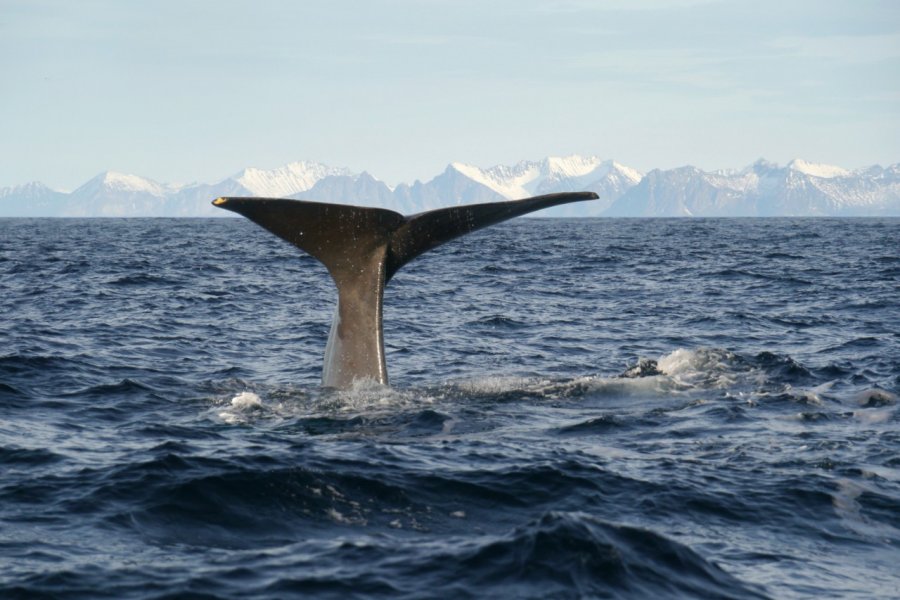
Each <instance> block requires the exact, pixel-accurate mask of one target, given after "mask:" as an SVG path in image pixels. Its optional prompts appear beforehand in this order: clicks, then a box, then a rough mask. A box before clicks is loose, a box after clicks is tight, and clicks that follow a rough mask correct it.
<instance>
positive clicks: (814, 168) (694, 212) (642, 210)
mask: <svg viewBox="0 0 900 600" xmlns="http://www.w3.org/2000/svg"><path fill="white" fill-rule="evenodd" d="M604 214H605V215H606V216H628V217H649V216H652V217H681V216H710V217H716V216H722V217H724V216H729V217H745V216H864V215H873V216H874V215H883V216H886V215H900V165H893V166H891V167H888V168H887V169H883V168H881V167H871V168H869V169H864V170H860V171H855V172H851V171H848V170H846V169H843V168H841V167H835V166H831V165H821V164H815V163H809V162H806V161H803V160H794V161H792V162H790V163H789V164H788V165H787V166H785V167H779V166H778V165H776V164H773V163H769V162H766V161H764V160H759V161H757V162H756V163H754V164H753V165H751V166H749V167H747V168H745V169H743V170H741V171H715V172H705V171H701V170H700V169H698V168H696V167H690V166H688V167H681V168H678V169H671V170H667V171H661V170H654V171H651V172H649V173H647V175H646V176H645V177H644V178H643V179H642V180H641V182H640V183H639V184H638V185H636V186H634V187H633V188H631V189H630V190H628V191H627V192H626V193H624V194H622V195H621V196H620V197H619V198H618V199H617V200H616V201H615V202H614V203H613V204H612V205H611V206H610V207H609V209H608V210H607V211H606V212H605V213H604Z"/></svg>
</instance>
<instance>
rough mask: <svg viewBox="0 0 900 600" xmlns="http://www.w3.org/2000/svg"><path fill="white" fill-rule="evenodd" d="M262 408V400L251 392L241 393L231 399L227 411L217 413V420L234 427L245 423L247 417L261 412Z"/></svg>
mask: <svg viewBox="0 0 900 600" xmlns="http://www.w3.org/2000/svg"><path fill="white" fill-rule="evenodd" d="M262 408H263V403H262V399H261V398H260V397H259V396H258V395H256V394H254V393H253V392H241V393H240V394H238V395H237V396H235V397H234V398H232V399H231V406H230V407H229V408H228V409H226V410H223V411H222V412H220V413H219V418H220V419H222V420H223V421H225V422H226V423H228V424H229V425H235V424H237V423H243V422H245V421H247V418H248V416H250V415H252V413H256V412H259V411H261V410H262Z"/></svg>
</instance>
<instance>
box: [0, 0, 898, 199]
mask: <svg viewBox="0 0 900 600" xmlns="http://www.w3.org/2000/svg"><path fill="white" fill-rule="evenodd" d="M0 86H2V89H0V187H4V186H9V185H14V184H19V183H25V182H27V181H31V180H40V181H43V182H44V183H46V184H48V185H51V186H54V187H58V188H67V189H71V188H73V187H75V186H77V185H80V184H81V183H83V182H85V181H86V180H88V179H89V178H91V177H93V176H94V175H96V174H97V173H99V172H101V171H104V170H107V169H111V170H117V171H123V172H126V173H134V174H139V175H143V176H146V177H150V178H153V179H156V180H157V181H163V182H186V181H216V180H219V179H222V178H224V177H226V176H228V175H231V174H232V173H234V172H236V171H238V170H239V169H241V168H243V167H245V166H257V167H263V168H272V167H276V166H279V165H282V164H285V163H288V162H291V161H294V160H302V159H312V160H318V161H321V162H325V163H327V164H330V165H333V166H346V167H349V168H351V169H353V170H357V171H358V170H363V169H366V170H368V171H370V172H371V173H372V174H374V175H375V176H376V177H379V178H381V179H383V180H385V181H387V182H388V183H391V184H394V183H397V182H399V181H412V180H414V179H417V178H418V179H428V178H430V177H432V176H434V175H436V174H437V173H439V172H440V171H441V170H442V169H443V168H444V166H446V164H447V163H449V162H451V161H455V160H459V161H464V162H469V163H473V164H476V165H479V166H491V165H494V164H498V163H510V162H514V161H516V160H519V159H526V158H527V159H537V158H541V157H543V156H546V155H560V154H571V153H579V154H586V155H598V156H601V157H603V158H613V159H616V160H618V161H620V162H622V163H624V164H626V165H629V166H633V167H636V168H639V169H643V170H646V169H649V168H653V167H662V168H669V167H675V166H680V165H684V164H694V165H696V166H699V167H701V168H704V169H714V168H725V167H742V166H745V165H747V164H749V163H751V162H753V161H754V160H756V159H757V158H760V157H765V158H768V159H769V160H774V161H777V162H781V163H785V162H787V161H789V160H790V159H792V158H795V157H802V158H805V159H807V160H810V161H814V162H825V163H832V164H839V165H841V166H844V167H848V168H857V167H861V166H866V165H870V164H876V163H880V164H889V163H895V162H900V2H896V1H893V0H883V1H876V0H846V1H845V0H832V1H829V0H816V1H814V0H777V1H772V0H751V1H730V0H721V1H715V0H706V1H703V0H694V1H689V0H668V1H663V0H658V1H655V0H633V1H625V0H616V1H603V0H596V1H589V0H567V1H566V0H559V1H550V0H543V1H538V0H452V1H451V0H367V1H362V0H360V1H341V0H327V1H326V0H323V1H302V2H300V1H288V0H269V1H266V0H252V1H244V0H217V1H215V2H213V1H209V2H198V1H195V2H190V1H187V0H173V1H168V0H165V1H163V0H157V1H154V0H147V1H143V2H137V1H135V2H128V1H119V0H79V1H78V2H71V1H62V0H61V1H55V2H54V1H49V0H48V1H41V0H0Z"/></svg>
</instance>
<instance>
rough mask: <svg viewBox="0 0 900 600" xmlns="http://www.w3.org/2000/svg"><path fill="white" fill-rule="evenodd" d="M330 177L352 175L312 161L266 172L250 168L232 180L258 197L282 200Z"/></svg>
mask: <svg viewBox="0 0 900 600" xmlns="http://www.w3.org/2000/svg"><path fill="white" fill-rule="evenodd" d="M330 175H352V173H351V172H350V170H349V169H345V168H336V167H329V166H327V165H323V164H321V163H317V162H312V161H298V162H292V163H290V164H287V165H284V166H283V167H278V168H276V169H271V170H265V169H257V168H254V167H249V168H247V169H244V170H243V171H241V172H240V173H238V174H237V175H235V176H234V177H233V178H232V179H234V180H235V181H237V182H238V183H239V184H241V185H242V186H244V188H246V189H247V190H249V191H250V192H251V193H252V194H254V195H256V196H268V197H273V198H282V197H285V196H290V195H291V194H297V193H299V192H305V191H307V190H309V189H310V188H312V187H313V186H314V185H315V184H316V182H318V181H319V180H320V179H324V178H325V177H328V176H330Z"/></svg>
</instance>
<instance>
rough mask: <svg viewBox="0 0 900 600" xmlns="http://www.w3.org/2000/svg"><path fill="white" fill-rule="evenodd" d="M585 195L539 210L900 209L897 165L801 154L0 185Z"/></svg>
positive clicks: (303, 169)
mask: <svg viewBox="0 0 900 600" xmlns="http://www.w3.org/2000/svg"><path fill="white" fill-rule="evenodd" d="M579 190H588V191H593V192H596V193H597V194H598V195H599V196H600V199H599V200H596V201H593V202H581V203H576V204H569V205H565V206H560V207H556V208H554V209H550V210H546V211H541V212H539V213H535V214H536V215H537V216H569V217H584V216H615V217H681V216H697V217H700V216H715V217H736V216H900V163H898V164H894V165H891V166H888V167H880V166H873V167H869V168H866V169H860V170H856V171H848V170H846V169H843V168H841V167H836V166H830V165H821V164H815V163H810V162H806V161H803V160H799V159H798V160H794V161H792V162H791V163H789V164H788V165H786V166H779V165H777V164H774V163H770V162H766V161H764V160H759V161H757V162H756V163H754V164H752V165H750V166H748V167H745V168H743V169H740V170H733V171H702V170H700V169H698V168H696V167H691V166H685V167H680V168H677V169H669V170H659V169H654V170H652V171H650V172H648V173H641V172H639V171H637V170H635V169H632V168H630V167H626V166H624V165H622V164H620V163H617V162H615V161H612V160H601V159H599V158H596V157H582V156H568V157H550V158H545V159H543V160H539V161H522V162H519V163H516V164H515V165H509V166H507V165H500V166H495V167H491V168H489V169H482V168H479V167H476V166H472V165H467V164H464V163H451V164H450V165H448V166H447V168H446V169H445V170H444V172H443V173H441V174H439V175H437V176H436V177H434V178H433V179H431V180H429V181H427V182H424V183H423V182H421V181H416V182H414V183H412V184H406V183H402V184H400V185H398V186H396V187H393V188H392V187H389V186H388V185H386V184H385V183H384V182H382V181H379V180H378V179H376V178H375V177H374V176H372V175H370V174H369V173H367V172H362V173H353V172H351V171H349V170H348V169H344V168H335V167H329V166H326V165H322V164H319V163H316V162H309V161H303V162H295V163H291V164H288V165H285V166H283V167H279V168H277V169H271V170H264V169H255V168H247V169H244V170H243V171H241V172H240V173H237V174H236V175H234V176H232V177H229V178H227V179H224V180H222V181H219V182H218V183H212V184H209V183H193V184H188V185H170V184H164V183H157V182H155V181H152V180H150V179H146V178H144V177H139V176H136V175H124V174H121V173H115V172H106V173H101V174H100V175H97V176H96V177H94V178H93V179H91V180H90V181H88V182H87V183H85V184H84V185H82V186H81V187H79V188H78V189H76V190H74V191H72V192H69V193H66V192H59V191H55V190H52V189H50V188H48V187H47V186H45V185H43V184H41V183H37V182H33V183H28V184H25V185H19V186H14V187H10V188H2V189H0V217H207V216H216V217H228V216H234V215H233V214H232V213H230V212H228V211H223V210H219V209H217V208H215V207H214V206H212V205H211V202H212V200H214V199H215V198H217V197H219V196H269V197H286V198H300V199H304V200H318V201H322V202H339V203H346V204H356V205H361V206H378V207H382V208H388V209H392V210H396V211H398V212H400V213H403V214H411V213H417V212H422V211H425V210H430V209H433V208H439V207H442V206H451V205H454V204H469V203H474V202H492V201H498V200H504V199H508V200H511V199H517V198H524V197H527V196H535V195H539V194H547V193H552V192H566V191H579Z"/></svg>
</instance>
